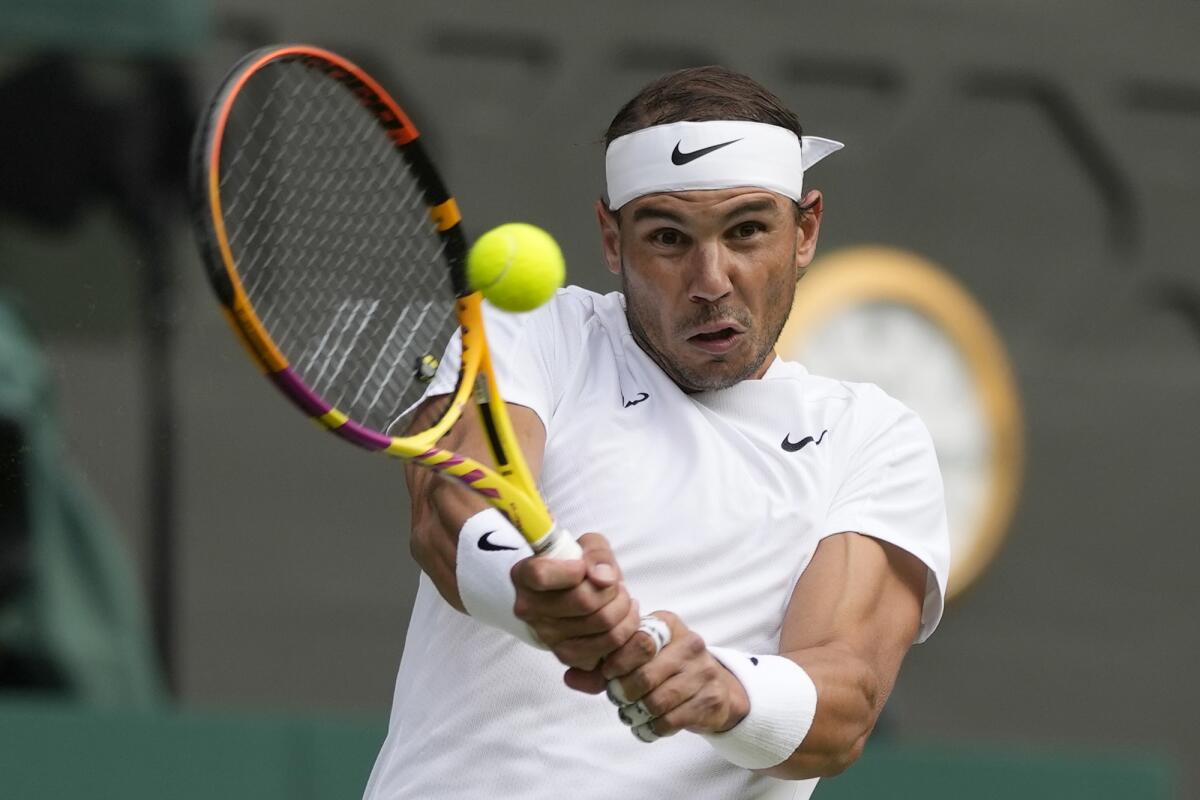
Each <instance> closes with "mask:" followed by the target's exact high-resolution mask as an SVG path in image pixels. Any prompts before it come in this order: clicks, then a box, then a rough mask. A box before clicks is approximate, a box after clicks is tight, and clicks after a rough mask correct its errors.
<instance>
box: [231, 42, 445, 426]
mask: <svg viewBox="0 0 1200 800" xmlns="http://www.w3.org/2000/svg"><path fill="white" fill-rule="evenodd" d="M226 156H228V157H226ZM220 193H221V203H222V207H223V209H224V215H225V223H226V230H227V232H228V236H229V241H230V247H231V250H232V252H233V256H234V261H235V263H236V265H237V271H238V273H239V276H240V278H241V281H242V286H243V288H244V289H245V291H246V294H247V297H248V298H249V300H250V303H251V305H252V306H253V307H254V309H255V311H256V313H257V314H258V317H259V319H260V321H261V322H262V324H263V327H264V328H265V329H266V331H267V333H268V335H269V336H270V337H271V338H272V340H273V341H274V342H275V344H276V346H277V347H278V348H279V350H280V351H281V352H282V353H283V355H284V357H285V358H287V359H288V361H289V362H290V364H291V366H292V368H293V370H295V372H296V373H297V375H298V376H299V377H300V379H301V380H302V381H303V382H304V383H305V384H306V385H308V387H309V388H310V389H312V390H313V391H315V392H316V393H317V394H318V395H320V396H321V397H322V398H323V399H325V400H326V401H327V402H329V403H330V404H331V405H333V406H334V407H335V408H338V409H339V410H341V411H342V412H343V413H345V414H346V415H347V416H349V417H350V418H351V419H354V420H355V421H357V422H359V423H361V424H363V425H366V426H367V427H370V428H373V429H375V430H379V431H386V430H387V429H388V428H389V427H391V426H393V425H400V426H404V425H405V423H406V419H407V417H408V416H409V413H408V412H409V410H410V409H412V408H413V407H414V405H415V404H416V402H417V401H418V400H419V399H420V397H421V396H422V394H423V393H424V391H425V389H426V386H427V381H428V378H429V377H430V375H431V369H430V359H437V358H440V357H441V355H442V351H443V349H444V348H445V345H446V343H447V342H448V341H449V339H450V337H451V335H452V334H453V332H454V328H455V324H456V323H455V317H454V292H453V290H452V288H451V286H450V278H449V271H448V269H447V266H446V262H445V255H444V252H443V244H442V241H441V238H440V237H439V235H438V233H437V230H436V228H435V226H434V225H433V223H432V222H431V221H430V219H429V209H428V205H427V204H426V201H425V197H424V194H423V191H422V189H421V186H420V184H419V183H418V181H417V178H416V176H415V174H414V173H413V172H412V171H411V170H410V168H409V167H408V164H407V162H406V161H405V159H404V158H403V157H402V156H401V154H400V153H399V152H398V151H397V150H396V149H395V147H394V145H393V144H392V142H391V140H390V139H388V138H387V136H386V135H384V131H383V130H382V128H381V127H380V126H379V125H378V123H377V122H376V120H375V118H374V116H373V115H372V114H371V113H370V112H369V111H368V110H366V109H365V108H364V107H363V106H362V105H361V104H360V103H359V102H358V100H357V99H356V98H355V97H354V96H353V95H352V94H351V93H350V92H349V91H348V90H347V89H346V88H345V87H344V86H342V84H340V83H338V82H337V81H335V80H333V79H332V78H329V77H328V76H326V75H324V74H323V73H321V72H320V71H318V70H316V69H310V68H309V67H307V66H305V65H304V64H303V63H301V62H299V61H283V62H273V63H272V64H271V65H269V66H267V67H266V68H265V69H263V70H262V71H261V72H259V73H256V74H255V75H254V76H252V77H251V78H250V80H249V81H248V82H247V84H246V85H245V87H243V89H242V92H241V95H240V96H239V98H238V99H237V100H236V101H235V103H234V105H233V107H232V109H231V111H230V115H229V120H228V123H227V127H226V133H225V139H224V141H223V144H222V163H221V176H220Z"/></svg>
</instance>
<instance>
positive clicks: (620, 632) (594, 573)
mask: <svg viewBox="0 0 1200 800" xmlns="http://www.w3.org/2000/svg"><path fill="white" fill-rule="evenodd" d="M579 546H580V547H582V548H583V558H582V559H573V560H569V561H566V560H556V559H550V558H537V557H535V556H532V557H530V558H526V559H523V560H522V561H519V562H518V563H517V564H516V565H515V566H514V567H513V569H512V573H511V575H512V581H513V585H514V586H515V587H516V590H517V599H516V602H515V604H514V606H513V613H514V614H516V616H517V618H518V619H521V620H523V621H524V622H525V623H526V624H527V625H529V627H530V628H531V629H532V630H533V632H534V633H535V634H536V635H537V637H538V639H540V640H541V641H542V643H543V644H545V645H546V646H547V647H549V648H550V650H551V651H553V653H554V655H555V656H556V657H557V658H558V660H559V661H561V662H562V663H563V664H565V665H567V666H568V667H573V668H575V669H581V670H594V669H595V668H596V667H597V666H598V665H599V664H600V661H601V660H602V659H603V658H604V657H605V656H607V655H609V654H610V653H612V652H614V651H616V650H617V649H619V648H620V647H621V646H622V645H623V644H625V642H627V641H629V638H630V637H631V636H633V634H634V633H636V632H637V629H638V625H639V623H640V617H639V615H638V605H637V602H636V601H634V600H633V598H631V597H630V596H629V593H628V592H627V591H626V589H625V584H624V583H623V582H622V580H621V569H620V567H619V566H618V565H617V560H616V558H615V557H614V556H613V553H612V549H611V548H610V547H609V546H608V541H607V540H605V538H604V537H603V536H601V535H600V534H598V533H586V534H584V535H583V536H580V537H579Z"/></svg>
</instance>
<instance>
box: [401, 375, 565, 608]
mask: <svg viewBox="0 0 1200 800" xmlns="http://www.w3.org/2000/svg"><path fill="white" fill-rule="evenodd" d="M444 400H445V399H444V398H440V397H435V398H432V399H430V400H428V401H426V403H425V406H424V407H423V408H422V409H421V410H420V411H419V412H418V413H417V416H416V417H415V419H414V422H413V424H412V426H411V427H412V430H423V429H425V428H428V427H429V426H430V425H431V424H432V423H433V422H435V421H436V420H434V419H433V416H434V415H435V414H436V413H437V412H438V410H439V409H440V408H441V407H443V406H444ZM507 409H508V415H509V419H510V420H511V421H512V426H513V431H514V433H515V434H516V437H517V442H518V444H519V445H520V447H521V452H522V453H523V454H524V456H525V460H526V462H527V463H528V465H529V470H530V472H531V473H532V474H533V476H534V477H535V478H536V477H537V476H538V475H539V474H541V469H542V456H543V454H544V452H545V449H546V429H545V427H544V426H543V425H542V421H541V419H539V418H538V415H537V414H535V413H534V412H533V411H531V410H530V409H528V408H526V407H525V406H519V405H515V404H513V403H509V404H507ZM439 444H440V445H441V446H442V447H443V448H445V449H447V450H451V451H453V452H455V453H460V454H462V455H465V456H470V457H471V458H474V459H476V460H477V461H480V462H482V463H484V464H491V463H492V454H491V450H490V449H489V448H488V443H487V439H486V438H485V435H484V432H483V426H482V425H480V424H479V420H478V419H477V418H476V413H475V411H474V410H472V409H467V410H466V411H465V413H464V414H463V416H462V418H461V419H459V420H458V422H456V423H455V424H454V427H453V428H451V429H450V431H449V433H447V434H446V436H445V437H444V438H443V439H442V440H441V442H440V443H439ZM404 478H405V482H406V483H407V484H408V493H409V496H410V497H411V498H412V517H411V520H412V538H411V539H410V541H409V548H410V550H411V551H412V556H413V559H414V560H415V561H416V562H417V564H418V565H419V566H420V567H421V569H422V571H424V572H425V574H426V575H428V576H429V578H430V580H432V581H433V585H434V586H436V587H437V590H438V592H439V593H440V594H441V595H442V597H443V598H444V599H445V600H446V602H447V603H449V604H450V605H451V606H453V607H454V608H456V609H457V610H459V611H464V613H465V610H464V608H463V603H462V597H461V596H460V595H459V592H458V580H457V577H456V573H455V566H456V564H457V556H458V533H459V531H460V530H461V529H462V526H463V523H464V522H466V520H467V519H468V518H469V517H471V516H472V515H473V514H475V513H476V512H478V511H482V510H483V509H484V508H487V506H488V503H487V501H486V500H484V499H483V498H482V497H480V496H479V495H477V494H476V493H475V492H472V491H470V490H469V489H466V488H465V487H463V486H461V485H459V484H458V483H456V482H454V481H449V480H446V479H445V478H441V477H438V475H437V474H436V473H435V472H434V471H433V470H430V469H426V468H424V467H419V466H417V465H415V464H411V463H406V464H405V465H404Z"/></svg>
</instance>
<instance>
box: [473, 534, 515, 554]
mask: <svg viewBox="0 0 1200 800" xmlns="http://www.w3.org/2000/svg"><path fill="white" fill-rule="evenodd" d="M493 533H495V531H487V532H486V533H484V534H483V536H480V537H479V549H480V550H520V549H521V548H519V547H509V546H508V545H506V544H493V543H492V542H490V541H489V540H488V537H489V536H491V535H492V534H493Z"/></svg>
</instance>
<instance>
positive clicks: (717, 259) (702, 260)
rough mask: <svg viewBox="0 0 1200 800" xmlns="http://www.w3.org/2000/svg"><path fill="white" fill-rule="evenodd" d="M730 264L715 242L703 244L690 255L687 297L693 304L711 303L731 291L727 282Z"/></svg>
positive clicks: (731, 285) (731, 287)
mask: <svg viewBox="0 0 1200 800" xmlns="http://www.w3.org/2000/svg"><path fill="white" fill-rule="evenodd" d="M730 266H731V265H730V263H729V260H728V255H727V254H726V253H725V252H724V248H722V247H721V245H720V244H719V243H717V242H704V243H701V244H699V245H697V247H696V248H695V250H694V251H693V253H692V263H691V264H690V265H689V268H690V271H691V275H690V280H689V282H688V297H689V298H690V299H691V301H692V302H693V303H713V302H716V301H717V300H720V299H721V298H722V297H725V296H726V295H727V294H729V293H730V292H732V291H733V284H732V282H730V280H729V270H730Z"/></svg>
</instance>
